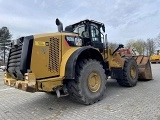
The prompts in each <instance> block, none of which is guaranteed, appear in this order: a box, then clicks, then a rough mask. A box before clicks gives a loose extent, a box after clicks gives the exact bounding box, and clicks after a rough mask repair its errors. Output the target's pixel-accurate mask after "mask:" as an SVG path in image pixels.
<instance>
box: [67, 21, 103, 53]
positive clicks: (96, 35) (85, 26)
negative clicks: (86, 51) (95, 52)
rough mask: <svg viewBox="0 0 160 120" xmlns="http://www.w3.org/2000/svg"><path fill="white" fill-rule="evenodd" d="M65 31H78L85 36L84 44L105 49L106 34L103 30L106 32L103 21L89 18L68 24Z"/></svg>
mask: <svg viewBox="0 0 160 120" xmlns="http://www.w3.org/2000/svg"><path fill="white" fill-rule="evenodd" d="M101 29H102V30H101ZM65 31H68V32H74V33H78V34H79V35H80V36H81V37H82V38H83V46H88V45H91V46H93V47H95V48H99V50H100V51H102V50H103V49H104V45H103V43H104V35H103V34H102V32H101V31H103V32H105V26H104V24H103V23H100V22H97V21H93V20H88V19H87V20H83V21H80V22H78V23H75V24H72V25H69V26H67V27H66V28H65Z"/></svg>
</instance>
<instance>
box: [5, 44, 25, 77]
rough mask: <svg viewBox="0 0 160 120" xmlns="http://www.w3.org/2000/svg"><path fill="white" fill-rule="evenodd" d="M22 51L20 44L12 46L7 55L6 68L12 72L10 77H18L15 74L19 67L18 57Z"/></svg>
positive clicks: (19, 57)
mask: <svg viewBox="0 0 160 120" xmlns="http://www.w3.org/2000/svg"><path fill="white" fill-rule="evenodd" d="M21 53H22V45H18V46H16V47H12V48H11V49H10V54H9V57H8V64H7V70H8V71H9V72H10V73H12V77H14V78H18V76H17V75H16V74H17V72H18V71H19V69H20V59H21Z"/></svg>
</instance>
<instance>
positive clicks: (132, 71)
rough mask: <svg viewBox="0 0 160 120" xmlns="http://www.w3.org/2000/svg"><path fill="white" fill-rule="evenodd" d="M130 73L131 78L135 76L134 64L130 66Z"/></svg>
mask: <svg viewBox="0 0 160 120" xmlns="http://www.w3.org/2000/svg"><path fill="white" fill-rule="evenodd" d="M130 74H131V77H132V79H134V78H136V68H135V67H134V66H132V67H131V71H130Z"/></svg>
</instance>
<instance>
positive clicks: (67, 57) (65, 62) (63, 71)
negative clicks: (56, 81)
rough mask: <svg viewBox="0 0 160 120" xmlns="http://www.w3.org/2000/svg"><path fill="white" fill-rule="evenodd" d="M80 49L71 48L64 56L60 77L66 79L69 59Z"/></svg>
mask: <svg viewBox="0 0 160 120" xmlns="http://www.w3.org/2000/svg"><path fill="white" fill-rule="evenodd" d="M78 49H80V47H73V48H70V49H69V50H68V51H67V52H66V53H65V54H64V55H63V56H62V62H61V66H60V77H62V78H64V76H65V67H66V64H67V61H68V59H69V57H70V56H71V55H72V54H73V53H74V52H75V51H76V50H78Z"/></svg>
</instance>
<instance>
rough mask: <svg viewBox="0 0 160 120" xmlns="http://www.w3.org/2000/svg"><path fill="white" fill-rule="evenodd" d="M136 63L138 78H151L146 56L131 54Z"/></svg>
mask: <svg viewBox="0 0 160 120" xmlns="http://www.w3.org/2000/svg"><path fill="white" fill-rule="evenodd" d="M133 57H134V59H135V60H136V62H137V65H138V70H139V71H138V79H139V80H152V70H151V65H150V61H149V57H148V56H144V55H139V56H133Z"/></svg>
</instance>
